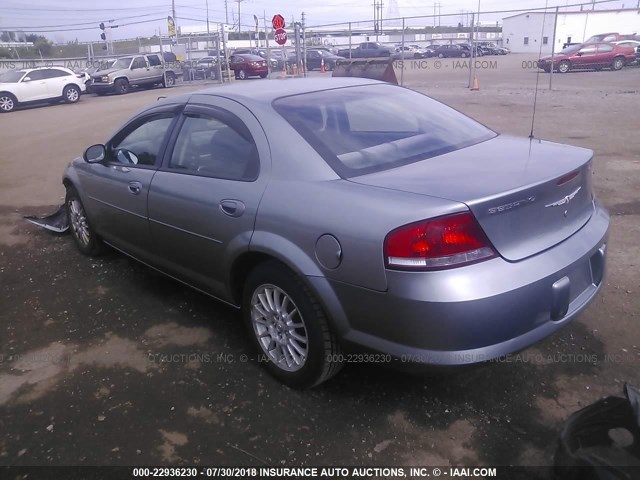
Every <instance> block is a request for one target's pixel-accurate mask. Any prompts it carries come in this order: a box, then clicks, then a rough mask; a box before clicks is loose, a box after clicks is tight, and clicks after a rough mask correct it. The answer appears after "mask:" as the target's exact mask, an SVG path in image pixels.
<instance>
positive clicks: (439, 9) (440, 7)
mask: <svg viewBox="0 0 640 480" xmlns="http://www.w3.org/2000/svg"><path fill="white" fill-rule="evenodd" d="M441 13H442V5H440V2H438V26H440V15H441Z"/></svg>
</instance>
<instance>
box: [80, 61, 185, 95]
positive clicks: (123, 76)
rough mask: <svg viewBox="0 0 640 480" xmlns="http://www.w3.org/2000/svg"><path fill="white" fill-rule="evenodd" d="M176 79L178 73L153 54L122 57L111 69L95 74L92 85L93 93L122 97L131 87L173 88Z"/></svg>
mask: <svg viewBox="0 0 640 480" xmlns="http://www.w3.org/2000/svg"><path fill="white" fill-rule="evenodd" d="M166 53H169V52H166ZM171 65H173V64H171ZM176 77H177V71H176V70H174V68H173V67H172V66H169V64H167V63H165V62H164V59H163V58H162V57H161V56H160V54H157V53H153V54H148V55H131V56H127V57H121V58H119V59H117V60H116V61H115V62H114V63H113V65H112V66H111V68H109V69H107V70H101V71H99V72H96V73H94V74H93V76H92V77H91V83H92V89H93V91H94V92H95V93H97V94H98V95H104V94H106V93H110V92H115V93H116V94H119V95H121V94H124V93H127V92H128V91H129V89H130V88H131V87H145V88H152V87H154V86H155V85H162V86H164V87H167V88H169V87H173V86H174V85H175V82H176Z"/></svg>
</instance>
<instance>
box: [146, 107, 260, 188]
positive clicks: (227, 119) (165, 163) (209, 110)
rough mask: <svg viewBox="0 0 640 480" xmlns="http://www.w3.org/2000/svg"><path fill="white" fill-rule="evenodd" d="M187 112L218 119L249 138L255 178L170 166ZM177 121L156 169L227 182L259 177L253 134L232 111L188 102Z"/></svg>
mask: <svg viewBox="0 0 640 480" xmlns="http://www.w3.org/2000/svg"><path fill="white" fill-rule="evenodd" d="M189 114H192V115H205V116H208V117H211V118H213V119H215V120H219V121H220V122H223V123H224V124H226V125H228V126H229V127H231V128H233V129H234V130H236V132H238V133H239V134H240V136H242V137H243V138H245V139H247V140H250V141H251V142H252V143H253V145H254V147H255V149H256V153H257V158H256V161H257V162H258V173H257V174H256V176H255V178H252V179H244V178H226V177H221V176H216V175H212V174H207V173H202V172H190V171H185V170H183V169H181V168H172V167H170V166H169V162H170V161H171V157H172V156H173V150H174V149H175V147H176V143H177V141H178V135H180V131H181V130H182V127H183V125H184V123H185V121H186V119H187V117H188V116H189ZM178 118H179V119H178V121H177V122H176V124H175V125H174V127H173V131H172V132H171V135H170V136H169V139H168V142H167V144H166V148H165V151H164V155H163V156H162V163H161V165H160V168H159V169H158V170H159V171H161V172H170V173H177V174H180V175H192V176H196V177H207V178H213V179H216V180H226V181H229V182H244V183H252V182H255V181H257V180H258V178H260V169H261V162H260V151H259V149H258V144H257V143H256V140H255V138H254V136H253V135H252V134H251V130H250V129H249V127H248V126H247V125H246V124H245V123H244V122H243V121H242V119H240V117H238V116H237V115H235V114H234V113H232V112H230V111H229V110H226V109H224V108H220V107H215V106H213V105H198V104H188V105H186V106H185V108H184V109H183V111H182V112H180V114H179V115H178ZM234 124H236V125H237V124H239V125H242V127H243V128H244V130H246V132H240V131H239V130H238V129H236V128H234ZM246 134H248V135H249V138H247V137H246V136H245V135H246Z"/></svg>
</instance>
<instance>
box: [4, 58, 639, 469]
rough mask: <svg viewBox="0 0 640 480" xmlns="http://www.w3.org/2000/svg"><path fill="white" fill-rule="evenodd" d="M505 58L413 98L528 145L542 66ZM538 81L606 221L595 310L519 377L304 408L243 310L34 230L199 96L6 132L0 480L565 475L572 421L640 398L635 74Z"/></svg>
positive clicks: (541, 104)
mask: <svg viewBox="0 0 640 480" xmlns="http://www.w3.org/2000/svg"><path fill="white" fill-rule="evenodd" d="M492 58H494V59H496V60H497V62H498V63H497V66H496V67H495V68H489V67H487V68H486V69H482V68H481V69H480V70H479V71H478V76H479V80H480V87H481V90H480V91H478V92H470V91H468V90H467V89H465V88H464V87H466V85H467V80H468V72H467V71H464V70H462V69H461V70H459V71H454V69H453V63H452V62H453V60H448V61H447V60H445V61H443V62H448V64H449V65H450V67H442V65H441V68H440V69H439V71H437V72H436V71H435V69H434V68H432V69H415V68H414V69H407V70H405V74H404V75H405V76H404V78H405V82H406V83H407V85H409V86H411V87H412V88H416V89H418V90H421V91H424V92H426V93H428V94H430V95H432V96H433V97H435V98H437V99H439V100H441V101H443V102H445V103H447V104H449V105H451V106H453V107H455V108H457V109H459V110H461V111H463V112H464V113H467V114H469V115H470V116H472V117H474V118H476V119H478V120H480V121H482V122H483V123H485V124H486V125H488V126H490V127H492V128H494V129H495V130H497V131H500V132H504V133H511V134H518V135H524V136H526V135H528V134H529V132H530V130H531V113H532V107H533V98H534V88H533V87H534V86H535V82H536V74H535V71H534V70H532V69H530V68H529V69H528V68H523V63H522V62H523V61H526V60H531V59H530V58H527V57H521V56H515V55H514V56H510V57H497V58H496V57H492ZM432 65H433V62H432ZM525 66H526V65H525ZM447 68H450V70H447ZM316 75H319V74H316ZM256 81H277V80H256ZM539 81H540V86H541V90H540V91H539V93H538V104H537V114H536V124H535V133H536V136H537V137H540V138H543V139H548V140H553V141H558V142H564V143H570V144H574V145H579V146H584V147H588V148H591V149H593V150H594V151H595V172H596V177H595V189H596V192H597V195H598V196H599V197H600V199H601V200H603V201H604V203H605V205H606V206H607V207H608V208H609V209H610V212H611V214H612V224H611V237H610V242H609V257H608V261H609V264H608V277H607V279H606V285H605V287H604V289H603V290H602V294H601V295H600V296H599V297H598V299H597V301H596V302H594V303H593V305H592V306H591V307H590V308H589V309H588V310H587V311H586V312H585V313H584V314H582V315H581V316H580V318H579V319H578V320H576V321H574V322H573V323H572V324H570V325H569V326H568V327H567V328H565V329H564V330H562V331H560V332H559V333H558V334H556V335H554V336H552V337H551V338H548V339H547V340H545V341H543V342H542V343H540V344H538V345H536V346H535V347H533V348H530V349H528V350H526V351H525V352H522V353H521V354H520V355H518V356H514V357H513V358H510V359H509V361H504V362H499V363H492V364H487V365H483V366H480V367H477V368H472V369H467V370H463V371H460V372H457V373H456V374H451V375H449V376H446V377H441V378H436V379H433V378H428V377H426V376H418V375H408V374H398V373H397V372H395V371H388V370H384V369H380V368H376V367H371V366H367V365H349V366H348V367H347V368H345V370H343V372H342V374H340V375H339V376H338V377H336V378H335V379H334V380H332V381H331V382H329V383H327V384H325V385H323V386H321V387H319V388H317V389H315V390H312V391H307V392H297V391H291V390H289V389H287V388H284V387H282V386H281V385H279V384H278V383H276V382H275V381H273V380H272V379H271V378H270V377H269V376H267V375H266V374H264V373H263V371H262V369H261V368H260V366H259V365H258V364H257V363H256V362H255V361H252V360H250V359H248V360H246V359H245V358H244V357H242V355H243V354H247V355H248V354H250V351H249V349H248V343H247V342H246V341H245V339H244V336H243V332H242V329H241V328H240V326H239V322H238V320H239V315H238V313H237V312H236V311H235V310H233V309H231V308H229V307H225V306H223V305H222V304H219V303H217V302H215V301H213V300H211V299H209V298H207V297H205V296H203V295H200V294H199V293H197V292H195V291H192V290H190V289H188V288H186V287H183V286H181V285H179V284H177V283H175V282H173V281H171V280H168V279H165V278H163V277H161V276H159V275H157V274H155V273H154V272H152V271H150V270H149V269H147V268H145V267H144V266H141V265H139V264H137V263H135V262H134V261H131V260H129V259H127V258H125V257H124V256H122V255H118V254H115V253H114V254H110V255H107V256H105V257H103V258H100V259H97V260H96V259H89V258H87V257H83V256H82V255H80V254H79V253H78V252H77V250H76V249H75V247H74V246H73V244H72V241H71V238H70V237H69V236H57V235H52V234H49V233H48V232H46V231H42V230H39V229H37V228H36V227H34V226H32V225H30V224H27V223H25V222H24V221H23V220H22V219H21V216H22V215H25V214H33V213H46V212H48V211H51V210H52V209H53V208H55V206H57V205H59V204H60V203H61V202H62V198H63V195H64V191H63V188H62V185H61V184H60V178H61V174H62V171H63V168H64V166H65V165H66V164H67V162H68V161H69V160H70V159H71V158H73V157H74V156H77V155H79V154H80V153H81V152H82V150H83V149H84V148H85V147H86V146H88V145H91V144H93V143H97V142H101V141H104V140H105V139H106V138H107V137H108V135H109V134H110V133H111V132H112V131H113V129H115V128H116V127H117V126H118V125H119V124H121V123H122V122H123V121H124V120H125V119H126V118H127V117H128V116H129V115H130V114H131V113H133V112H134V111H135V110H137V109H138V108H139V107H141V106H143V105H145V104H147V103H150V102H152V101H154V100H155V98H156V97H158V96H159V95H167V94H177V93H183V92H186V91H189V90H190V89H191V90H195V89H198V88H201V87H186V86H183V87H179V88H176V89H174V90H171V91H166V90H154V91H142V92H134V93H131V94H128V95H126V96H118V97H100V98H98V97H93V96H87V97H84V98H83V99H82V100H81V101H80V102H79V103H78V104H76V105H57V106H45V107H35V108H29V109H25V110H22V111H17V112H14V113H12V114H8V115H2V116H1V117H0V139H1V140H2V142H1V144H2V154H1V155H0V168H1V171H2V176H1V177H0V285H1V287H2V297H1V308H0V431H1V432H3V435H2V436H0V464H12V465H65V464H66V465H69V464H71V465H74V464H85V465H96V464H97V465H129V464H200V465H222V464H225V465H234V464H242V465H255V466H261V465H264V464H273V465H294V466H295V465H450V464H451V465H478V464H480V465H490V466H496V465H543V466H548V465H550V464H552V462H553V453H554V450H555V441H556V438H557V435H558V432H559V429H560V427H561V425H562V422H563V421H564V420H565V419H566V418H567V417H568V415H570V414H571V413H572V412H574V411H575V410H577V409H579V408H581V407H582V406H585V405H587V404H589V403H592V402H593V401H595V400H597V399H599V398H601V397H603V396H607V395H620V394H621V391H622V386H623V383H624V382H631V383H635V384H636V385H637V384H639V383H640V378H638V371H639V369H638V365H639V363H640V325H639V322H638V321H639V320H640V318H639V316H638V314H639V312H640V301H639V300H638V294H639V293H640V260H639V259H640V246H639V243H638V241H637V238H639V237H640V221H639V217H638V215H639V214H640V200H639V199H638V192H640V155H639V153H640V136H639V135H638V132H637V126H638V122H637V118H638V107H639V106H640V101H639V99H640V68H625V69H624V70H622V71H620V72H609V71H602V72H584V73H570V74H566V75H555V76H554V90H553V91H548V90H546V89H545V88H546V86H547V85H548V75H546V74H541V75H540V77H539ZM605 355H610V356H609V357H605ZM547 474H548V472H546V473H543V474H542V475H541V476H543V477H546V476H547ZM505 478H506V477H505Z"/></svg>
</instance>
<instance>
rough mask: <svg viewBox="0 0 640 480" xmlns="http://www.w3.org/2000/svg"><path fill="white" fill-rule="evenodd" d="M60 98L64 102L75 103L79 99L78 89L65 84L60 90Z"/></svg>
mask: <svg viewBox="0 0 640 480" xmlns="http://www.w3.org/2000/svg"><path fill="white" fill-rule="evenodd" d="M62 99H63V100H64V102H65V103H76V102H77V101H78V100H80V89H79V88H78V87H77V86H75V85H67V86H66V87H64V90H63V91H62Z"/></svg>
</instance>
